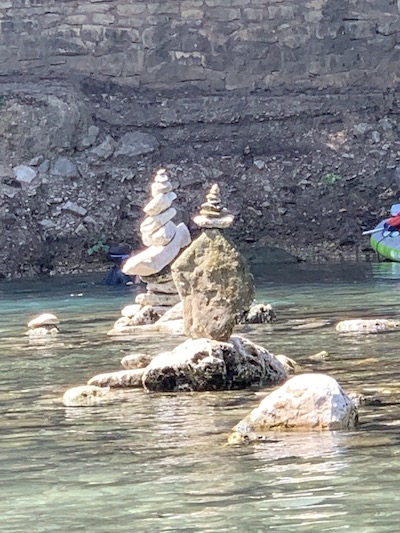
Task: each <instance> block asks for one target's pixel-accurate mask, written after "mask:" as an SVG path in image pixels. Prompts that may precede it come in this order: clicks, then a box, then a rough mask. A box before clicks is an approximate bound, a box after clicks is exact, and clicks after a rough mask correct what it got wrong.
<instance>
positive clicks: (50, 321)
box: [28, 313, 60, 328]
mask: <svg viewBox="0 0 400 533" xmlns="http://www.w3.org/2000/svg"><path fill="white" fill-rule="evenodd" d="M59 323H60V321H59V319H58V318H57V317H56V315H53V314H51V313H43V314H41V315H39V316H37V317H36V318H34V319H33V320H31V321H30V322H28V328H38V327H41V326H55V325H57V324H59Z"/></svg>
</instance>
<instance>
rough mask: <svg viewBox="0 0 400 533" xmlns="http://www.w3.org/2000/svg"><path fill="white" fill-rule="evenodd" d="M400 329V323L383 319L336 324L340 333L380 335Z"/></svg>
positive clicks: (344, 321) (357, 320) (345, 321)
mask: <svg viewBox="0 0 400 533" xmlns="http://www.w3.org/2000/svg"><path fill="white" fill-rule="evenodd" d="M398 329H400V321H398V320H387V319H385V318H374V319H367V320H366V319H354V320H342V321H341V322H339V323H338V324H336V331H339V332H340V333H382V332H384V331H395V330H398Z"/></svg>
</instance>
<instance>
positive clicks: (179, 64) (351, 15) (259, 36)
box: [0, 0, 400, 91]
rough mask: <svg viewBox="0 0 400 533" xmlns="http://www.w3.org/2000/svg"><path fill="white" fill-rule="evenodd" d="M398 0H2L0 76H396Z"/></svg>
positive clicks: (164, 81) (341, 81)
mask: <svg viewBox="0 0 400 533" xmlns="http://www.w3.org/2000/svg"><path fill="white" fill-rule="evenodd" d="M399 26H400V15H399V2H398V1H397V2H396V0H296V1H294V0H160V1H156V0H154V1H152V2H148V1H144V0H133V1H129V0H125V1H120V0H118V1H117V0H100V1H99V0H63V1H60V0H0V75H3V76H4V75H9V74H10V73H15V74H23V75H26V74H29V75H34V76H45V77H47V78H48V77H50V76H54V77H59V76H62V77H64V76H65V75H66V74H69V75H76V74H83V75H91V76H93V77H95V78H100V79H103V80H104V79H106V80H109V79H113V80H118V83H120V84H124V85H128V86H131V87H138V86H141V87H151V88H167V89H175V88H177V87H182V86H195V87H197V88H201V89H205V90H212V91H214V90H233V89H238V88H241V89H258V88H260V89H265V88H267V89H270V88H274V87H281V86H284V87H285V88H290V89H292V88H294V87H295V88H298V89H305V88H310V87H316V88H321V87H344V86H348V85H349V84H357V85H358V86H368V87H374V88H382V87H386V86H388V85H391V84H393V83H394V82H397V80H398V76H399V72H398V68H393V66H394V65H396V63H398V60H399V54H400V50H399V45H398V29H399Z"/></svg>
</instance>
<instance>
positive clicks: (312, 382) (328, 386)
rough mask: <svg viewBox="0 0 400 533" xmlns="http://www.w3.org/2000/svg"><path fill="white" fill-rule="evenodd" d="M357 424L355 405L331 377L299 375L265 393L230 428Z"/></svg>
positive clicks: (324, 427)
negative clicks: (257, 404)
mask: <svg viewBox="0 0 400 533" xmlns="http://www.w3.org/2000/svg"><path fill="white" fill-rule="evenodd" d="M357 423H358V412H357V407H356V405H355V403H354V402H353V401H352V400H351V398H349V396H348V395H347V394H346V393H345V392H344V391H343V389H342V388H341V387H340V385H339V384H338V382H337V381H336V380H335V379H333V378H332V377H330V376H327V375H324V374H301V375H298V376H294V377H293V378H291V379H290V380H289V381H287V382H286V383H285V384H284V385H282V386H281V387H279V389H277V390H275V391H274V392H272V393H271V394H269V395H268V396H266V397H265V398H264V400H262V402H261V403H260V405H259V406H258V407H257V408H255V409H253V411H251V413H250V414H249V415H248V416H247V417H246V418H244V419H243V420H242V421H241V422H239V424H237V425H236V426H235V427H234V431H238V432H239V433H245V434H246V433H248V432H258V431H266V430H277V429H293V430H301V431H302V430H316V429H318V430H335V429H354V428H355V427H356V426H357Z"/></svg>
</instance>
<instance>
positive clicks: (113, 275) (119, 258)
mask: <svg viewBox="0 0 400 533" xmlns="http://www.w3.org/2000/svg"><path fill="white" fill-rule="evenodd" d="M129 255H130V246H129V244H126V243H124V242H121V243H119V244H116V245H114V246H111V247H110V250H109V252H108V257H109V259H110V260H111V261H112V262H113V263H114V265H113V266H112V267H111V268H110V270H109V271H108V272H107V274H106V277H105V278H104V283H105V284H106V285H132V283H133V282H132V278H131V277H130V276H127V275H126V274H124V273H123V272H122V270H121V265H122V262H123V261H124V260H125V259H127V258H128V257H129Z"/></svg>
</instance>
